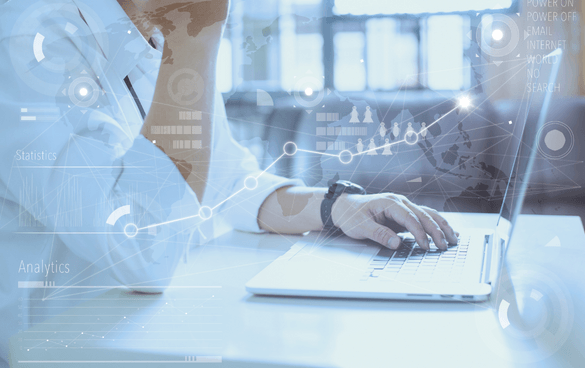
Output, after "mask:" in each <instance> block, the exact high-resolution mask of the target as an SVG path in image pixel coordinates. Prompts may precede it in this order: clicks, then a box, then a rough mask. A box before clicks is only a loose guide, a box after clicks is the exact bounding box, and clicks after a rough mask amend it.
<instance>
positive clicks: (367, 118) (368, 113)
mask: <svg viewBox="0 0 585 368" xmlns="http://www.w3.org/2000/svg"><path fill="white" fill-rule="evenodd" d="M373 122H374V120H372V110H370V106H366V112H365V113H364V123H373Z"/></svg>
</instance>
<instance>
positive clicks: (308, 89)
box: [305, 87, 313, 96]
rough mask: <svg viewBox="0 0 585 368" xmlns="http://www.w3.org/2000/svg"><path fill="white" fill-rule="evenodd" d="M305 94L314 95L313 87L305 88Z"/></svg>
mask: <svg viewBox="0 0 585 368" xmlns="http://www.w3.org/2000/svg"><path fill="white" fill-rule="evenodd" d="M305 94H306V95H307V96H312V95H313V89H312V88H311V87H307V88H305Z"/></svg>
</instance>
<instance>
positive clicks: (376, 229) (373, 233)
mask: <svg viewBox="0 0 585 368" xmlns="http://www.w3.org/2000/svg"><path fill="white" fill-rule="evenodd" d="M361 228H362V231H363V236H365V237H366V238H368V239H370V240H373V241H375V242H376V243H378V244H380V245H382V246H384V247H387V248H390V249H398V247H399V246H400V238H399V237H398V235H396V233H395V232H394V231H392V230H390V229H389V228H387V227H386V226H382V225H380V224H378V223H377V222H375V221H374V220H368V221H366V222H364V224H363V225H362V226H361Z"/></svg>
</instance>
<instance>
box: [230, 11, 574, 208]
mask: <svg viewBox="0 0 585 368" xmlns="http://www.w3.org/2000/svg"><path fill="white" fill-rule="evenodd" d="M535 3H536V2H533V1H531V0H445V1H435V0H417V1H387V0H361V1H354V0H232V5H231V11H230V18H229V21H228V26H227V28H226V31H225V35H224V39H223V40H222V43H221V47H220V57H219V64H218V87H219V89H220V90H221V91H222V93H223V95H224V100H225V102H226V108H227V112H228V118H229V121H230V125H231V127H232V132H233V135H234V137H235V139H236V140H238V141H239V142H241V143H242V144H244V145H246V146H247V147H249V148H250V150H251V151H252V152H253V153H254V154H255V155H256V156H257V157H258V159H259V161H260V163H261V166H263V167H267V166H268V165H270V164H271V163H272V162H273V160H274V159H275V158H277V157H278V156H280V154H281V153H282V148H283V145H284V143H286V142H288V141H294V142H295V143H296V144H297V146H298V147H301V148H304V149H309V150H317V151H322V152H329V153H331V154H338V153H339V152H340V151H342V150H343V149H348V150H350V151H352V152H355V146H356V142H357V138H358V136H357V135H354V136H351V134H350V136H347V137H346V136H343V134H344V133H342V132H341V127H348V126H349V125H348V124H346V123H347V122H348V120H349V119H350V116H351V112H352V107H353V106H356V107H357V109H358V110H359V113H360V119H363V116H364V112H365V110H366V108H367V107H369V108H371V109H372V111H373V112H374V122H375V123H374V124H370V125H369V126H367V133H365V134H363V137H362V138H363V142H364V143H365V145H366V146H367V145H368V142H369V141H370V137H372V136H374V135H375V134H376V132H377V128H378V125H379V122H385V124H386V127H387V129H388V130H390V129H391V128H392V125H393V122H397V121H398V122H399V123H400V127H401V129H402V132H403V133H404V130H405V129H407V126H406V124H407V123H406V122H407V121H408V122H409V123H411V125H412V126H413V127H414V128H415V129H416V130H419V129H420V128H421V122H427V124H428V123H430V122H432V121H434V120H435V119H436V118H437V117H439V116H441V115H442V114H445V113H447V112H448V111H449V110H450V109H451V108H452V107H453V106H454V105H453V104H454V102H453V101H456V99H457V98H458V97H459V96H461V95H462V94H465V95H469V96H471V97H472V98H474V99H475V101H474V102H475V104H476V105H477V104H481V108H478V109H477V111H476V112H475V113H473V114H470V115H469V116H465V117H463V116H464V115H463V113H459V114H458V115H457V116H452V117H449V118H448V119H445V121H443V122H441V124H442V125H441V131H434V132H433V134H434V135H433V137H434V138H437V136H435V134H437V135H440V134H443V135H445V136H446V141H445V142H442V143H441V144H439V143H437V144H436V146H434V147H432V148H433V149H434V151H433V154H434V156H435V157H429V156H428V152H426V153H422V155H423V156H424V155H425V154H426V157H423V158H422V159H421V158H420V157H421V152H422V151H424V150H425V149H426V148H425V149H421V148H420V147H423V146H420V144H419V145H414V146H412V147H406V148H407V149H402V151H401V152H395V153H394V154H393V155H392V156H391V157H390V156H387V157H382V156H377V157H372V158H369V157H368V160H366V159H361V160H360V161H359V162H353V163H352V166H351V167H336V166H330V165H328V164H325V163H324V162H323V161H322V156H315V155H312V156H311V155H310V154H297V155H294V156H291V157H286V158H285V159H282V160H279V162H278V163H277V164H276V165H274V167H273V168H272V169H271V170H273V171H274V172H275V173H278V174H281V175H286V176H295V177H300V178H302V179H303V180H305V182H306V183H307V184H309V185H326V183H327V181H328V180H331V179H333V178H335V177H337V176H336V175H338V176H339V177H340V178H341V179H348V180H352V181H354V182H357V183H360V184H362V185H364V186H365V187H367V189H368V191H369V192H381V191H393V192H398V193H402V194H405V195H408V196H409V197H411V198H413V199H414V200H416V201H417V202H421V203H425V204H427V205H431V206H434V207H436V208H438V209H441V210H449V211H453V210H458V211H486V210H490V209H493V208H497V206H495V207H494V206H492V205H490V203H489V202H490V199H492V198H497V197H498V196H497V195H496V194H495V192H498V191H499V190H501V189H502V188H501V183H500V186H496V185H495V184H497V179H498V178H497V177H496V178H494V177H489V175H488V174H486V172H477V173H474V167H479V163H478V162H475V166H473V163H471V162H469V163H468V165H465V163H466V160H467V158H469V157H470V156H473V154H474V153H478V152H483V151H486V152H488V153H489V155H488V156H490V157H492V158H496V159H497V157H499V156H501V155H499V153H500V152H499V151H498V150H499V149H500V146H498V145H497V144H496V143H497V140H498V139H499V138H498V137H501V131H502V129H508V128H507V127H506V126H505V124H507V122H508V121H512V120H515V119H516V118H517V117H518V106H519V101H520V100H521V99H522V98H523V97H525V91H526V80H527V75H526V73H525V72H521V73H518V70H519V69H518V68H517V67H516V66H517V65H519V64H518V63H522V62H525V61H526V60H527V58H529V57H531V56H533V55H545V54H546V53H548V52H549V51H552V49H549V50H547V49H546V47H552V45H558V46H561V47H562V48H563V49H564V52H565V59H564V61H563V64H562V67H561V73H560V76H559V83H560V90H559V91H556V92H555V103H554V104H553V109H552V111H551V113H550V117H551V118H549V119H548V120H551V121H552V120H554V121H556V122H560V123H561V124H558V123H555V124H556V126H557V128H556V129H560V130H561V131H562V133H563V135H564V144H565V146H566V147H563V150H562V152H551V154H547V153H546V152H544V153H543V152H540V151H539V159H538V160H537V167H536V172H537V174H536V175H535V177H534V178H533V181H535V182H537V183H538V185H537V186H535V187H534V190H532V191H529V194H530V195H529V197H528V203H527V205H526V208H525V211H524V212H526V213H537V214H575V215H580V216H582V218H585V209H584V208H585V190H584V189H583V186H584V185H585V174H584V173H585V170H584V169H585V167H584V166H583V164H582V163H581V162H582V161H584V160H585V144H584V143H582V137H585V127H584V124H583V121H584V120H585V98H583V96H584V95H585V79H584V76H585V73H584V69H585V54H584V51H583V48H582V39H583V30H584V28H583V7H585V5H582V3H581V2H580V1H571V0H567V1H563V2H559V3H558V5H557V8H546V7H539V6H536V5H535ZM560 3H563V4H562V5H563V6H561V4H560ZM549 11H551V12H552V11H555V12H557V13H559V14H560V13H561V12H564V13H567V14H568V15H567V17H566V18H564V19H556V20H554V19H548V18H547V19H542V18H538V16H536V15H535V14H534V12H549ZM559 18H560V16H559ZM496 21H499V22H500V23H502V22H503V23H504V28H506V27H508V28H506V29H508V30H509V31H510V32H508V33H511V36H509V37H511V38H514V35H513V33H514V32H515V29H516V31H517V32H518V35H517V36H518V37H517V39H508V40H506V39H504V40H503V41H502V42H508V43H510V44H512V46H511V47H510V50H508V51H507V53H506V55H502V53H498V52H491V53H490V52H489V45H484V44H482V42H484V41H483V40H484V39H483V38H482V37H478V32H491V31H492V28H489V27H491V26H492V25H493V24H495V22H496ZM487 28H489V29H487ZM505 37H508V36H507V35H506V36H505ZM541 40H544V41H545V42H546V41H551V43H549V44H548V46H547V45H546V44H541V43H540V42H535V41H541ZM562 40H565V41H564V42H563V41H562ZM531 41H533V42H532V43H531ZM559 41H560V42H559ZM541 46H542V47H541ZM486 50H488V52H485V51H486ZM405 112H406V113H407V114H410V115H408V116H406V117H405ZM537 112H538V111H532V114H531V117H530V118H529V124H530V123H531V121H533V120H534V115H535V113H537ZM358 125H359V126H361V127H363V126H364V125H363V124H358ZM358 125H356V126H358ZM553 125H554V124H553ZM335 127H339V129H337V130H335ZM319 128H322V130H319ZM327 128H329V130H327ZM551 129H552V128H551ZM352 132H353V131H352ZM330 133H332V134H330ZM449 136H450V137H449ZM380 138H382V139H380ZM471 142H473V145H472V144H471ZM419 143H420V142H419ZM375 144H376V145H378V146H380V145H381V144H384V139H383V137H378V138H376V143H375ZM454 146H456V148H455V149H454V148H453V147H454ZM429 147H431V146H429ZM399 150H400V149H399ZM381 151H382V150H380V152H379V155H380V153H381ZM561 153H562V154H561ZM555 154H556V155H557V156H555ZM451 155H452V156H453V157H451ZM498 155H499V156H498ZM561 156H562V157H561ZM381 160H385V161H381ZM488 160H489V159H488ZM436 161H438V162H436ZM484 161H485V160H484ZM462 163H463V165H461V164H462ZM458 165H459V166H458ZM493 165H494V166H495V167H497V168H501V169H502V170H503V171H505V170H506V167H505V166H501V165H497V164H495V163H493ZM342 166H343V165H342ZM484 168H485V165H484ZM440 170H442V171H440ZM484 171H485V170H484ZM488 171H489V170H488ZM334 174H335V175H334ZM472 176H475V177H473V178H472ZM490 181H491V182H493V183H494V185H493V186H491V185H490V183H489V182H490ZM427 182H432V183H433V185H426V183H427ZM484 183H486V186H484Z"/></svg>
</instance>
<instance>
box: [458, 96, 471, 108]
mask: <svg viewBox="0 0 585 368" xmlns="http://www.w3.org/2000/svg"><path fill="white" fill-rule="evenodd" d="M470 106H471V99H470V98H469V97H468V96H463V97H460V98H459V107H461V108H464V109H466V108H468V107H470Z"/></svg>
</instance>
